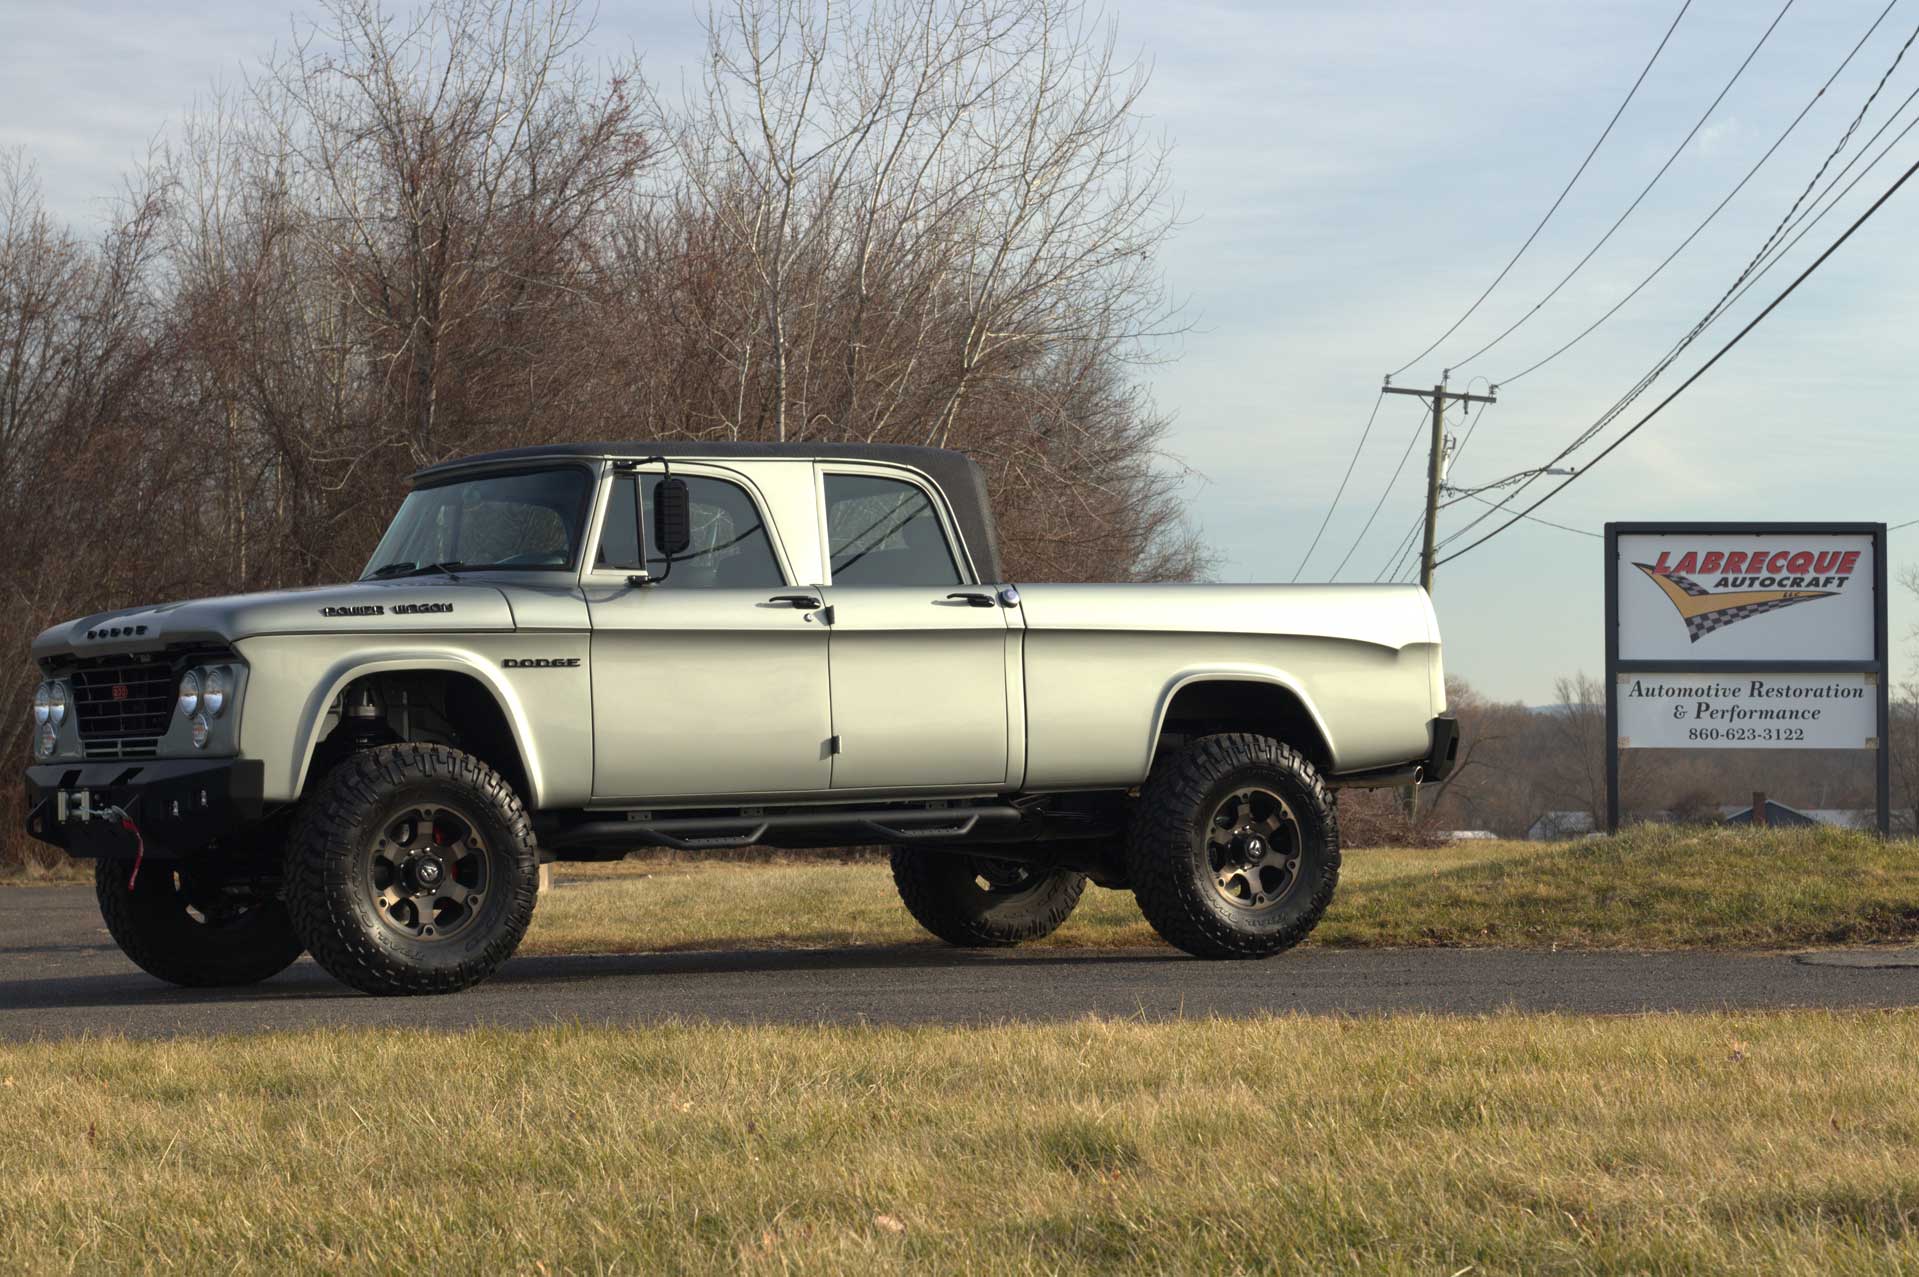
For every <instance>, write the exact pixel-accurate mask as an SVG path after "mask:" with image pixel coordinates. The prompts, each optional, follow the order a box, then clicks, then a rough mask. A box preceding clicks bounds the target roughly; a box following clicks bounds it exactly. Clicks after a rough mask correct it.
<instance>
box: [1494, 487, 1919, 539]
mask: <svg viewBox="0 0 1919 1277" xmlns="http://www.w3.org/2000/svg"><path fill="white" fill-rule="evenodd" d="M1460 495H1461V496H1463V497H1465V498H1466V499H1467V500H1469V501H1477V502H1479V504H1481V505H1489V506H1493V508H1494V509H1498V506H1497V505H1496V504H1495V503H1494V502H1491V501H1488V500H1486V498H1484V497H1482V496H1480V495H1479V494H1478V493H1477V492H1462V493H1460ZM1520 517H1521V518H1523V519H1531V520H1532V521H1533V522H1534V523H1543V524H1545V525H1546V526H1547V527H1549V528H1558V529H1559V530H1560V531H1561V532H1576V533H1578V534H1579V535H1580V536H1582V537H1597V538H1598V539H1599V540H1601V541H1603V540H1605V539H1606V538H1605V534H1604V533H1600V532H1588V531H1587V530H1586V529H1584V528H1575V527H1570V526H1568V525H1566V524H1564V523H1554V522H1553V521H1552V520H1551V519H1542V518H1540V517H1539V516H1538V515H1536V514H1525V515H1521V516H1520ZM1914 522H1916V523H1919V519H1916V520H1914ZM1887 530H1888V531H1890V530H1891V529H1887Z"/></svg>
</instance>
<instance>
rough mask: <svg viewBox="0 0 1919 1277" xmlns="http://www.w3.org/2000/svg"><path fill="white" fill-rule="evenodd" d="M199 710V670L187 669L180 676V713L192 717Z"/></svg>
mask: <svg viewBox="0 0 1919 1277" xmlns="http://www.w3.org/2000/svg"><path fill="white" fill-rule="evenodd" d="M199 712H200V671H199V670H188V671H187V672H186V673H184V674H182V675H181V676H180V713H181V714H182V715H183V716H184V717H186V718H192V717H193V716H194V715H195V714H198V713H199Z"/></svg>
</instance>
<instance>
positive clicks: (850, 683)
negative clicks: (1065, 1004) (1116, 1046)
mask: <svg viewBox="0 0 1919 1277" xmlns="http://www.w3.org/2000/svg"><path fill="white" fill-rule="evenodd" d="M33 653H34V657H35V658H36V660H37V661H38V662H39V664H40V667H41V669H42V671H43V673H44V676H45V680H46V681H45V682H44V683H43V684H41V686H40V688H39V690H38V692H37V693H36V695H35V699H34V706H33V715H34V720H35V729H34V738H33V739H34V756H35V757H34V763H33V765H32V766H30V767H29V769H28V771H27V787H28V797H29V815H28V821H27V824H28V829H29V831H30V832H31V833H32V834H33V835H34V836H35V837H37V838H40V839H43V840H44V841H47V842H50V843H54V844H56V845H58V846H61V847H64V848H65V849H66V850H67V851H68V852H69V853H70V854H72V855H75V856H82V857H92V858H94V859H95V861H96V872H95V882H96V887H97V892H98V895H99V900H100V908H101V912H102V913H103V915H104V916H105V919H106V923H107V927H108V929H109V931H110V932H111V933H112V935H113V937H114V939H115V940H116V941H117V942H118V943H119V944H120V946H121V948H122V949H123V950H125V952H126V953H127V955H128V956H129V957H130V958H132V959H133V961H135V962H136V963H138V964H139V965H140V966H141V967H143V968H145V969H146V970H147V971H149V972H151V973H152V974H154V975H156V976H158V977H160V978H161V979H164V980H169V981H173V982H175V983H178V984H186V985H215V984H233V983H244V982H249V981H255V980H261V979H265V978H266V977H268V976H271V975H273V974H275V973H276V972H278V971H280V970H282V969H284V968H285V967H286V966H287V965H288V964H290V963H292V962H293V961H294V960H295V959H296V958H298V957H299V955H300V954H301V953H302V952H310V953H311V954H312V955H313V957H314V958H315V960H316V961H318V962H319V963H320V965H321V966H323V967H324V968H325V969H326V970H328V971H329V972H331V973H333V974H334V975H335V976H337V977H338V978H339V979H341V980H343V981H345V982H346V983H348V984H350V985H353V986H354V987H356V988H359V989H362V990H365V991H367V992H371V993H385V994H395V993H436V992H445V991H450V990H454V989H459V988H463V987H466V986H468V985H471V984H473V983H475V982H476V981H478V980H480V979H483V978H484V977H485V976H486V975H487V974H488V973H490V972H491V971H492V970H493V969H494V968H495V967H497V966H498V965H499V964H500V963H501V962H502V961H504V960H505V959H506V958H507V957H508V956H510V955H511V954H512V953H513V951H514V949H515V947H516V946H517V945H518V944H519V942H520V939H521V937H522V936H523V935H524V934H525V932H526V929H527V926H528V924H529V923H530V922H531V920H532V916H533V909H534V905H535V899H536V894H537V882H538V876H539V865H540V863H541V861H542V860H543V859H546V860H553V859H559V860H579V859H607V858H615V857H619V856H623V855H625V854H626V853H628V852H629V851H631V850H633V849H636V848H640V847H649V846H651V847H673V848H681V849H689V850H699V849H717V848H728V847H740V846H747V845H754V844H758V845H769V846H775V847H833V846H847V845H883V846H889V847H891V848H892V868H893V875H894V878H895V880H896V881H897V883H898V886H899V892H900V895H901V897H902V899H903V900H904V901H905V903H906V906H907V908H908V909H909V910H911V912H912V914H913V916H914V917H915V918H916V919H918V920H919V921H920V923H922V924H923V925H924V926H925V927H926V928H927V930H929V931H931V932H932V933H933V934H934V935H936V936H939V937H940V938H942V939H944V940H947V941H950V942H951V943H953V944H958V945H1004V944H1013V943H1016V942H1018V941H1021V940H1026V939H1032V938H1035V937H1038V936H1043V935H1045V934H1047V933H1048V932H1050V931H1052V930H1053V929H1054V928H1056V927H1058V926H1059V925H1060V923H1061V922H1062V921H1064V920H1065V918H1066V916H1067V915H1068V914H1069V913H1071V912H1072V909H1073V907H1074V905H1075V904H1076V903H1077V902H1078V900H1079V897H1080V894H1081V892H1082V891H1083V890H1084V888H1085V885H1086V883H1087V881H1088V880H1091V881H1092V882H1094V883H1096V884H1099V885H1100V886H1104V887H1111V888H1121V889H1130V890H1131V891H1132V892H1133V893H1134V895H1135V896H1136V897H1137V899H1138V901H1139V904H1140V908H1141V909H1142V910H1143V912H1144V913H1145V916H1146V918H1147V919H1148V920H1149V921H1150V922H1151V923H1152V925H1153V926H1154V928H1155V929H1157V930H1158V932H1159V933H1160V934H1161V935H1162V936H1164V937H1165V938H1166V939H1167V940H1169V941H1170V942H1171V943H1173V944H1174V945H1177V946H1178V947H1180V948H1181V949H1184V950H1186V951H1187V952H1188V953H1192V954H1197V955H1200V956H1202V957H1209V958H1252V957H1264V956H1267V955H1270V954H1273V953H1277V952H1279V951H1280V950H1283V949H1286V948H1288V947H1290V946H1291V945H1293V944H1296V943H1298V942H1299V940H1300V939H1301V938H1303V937H1304V936H1305V935H1306V934H1307V933H1308V932H1309V931H1310V930H1311V929H1312V928H1313V926H1314V924H1315V923H1316V922H1317V921H1318V920H1319V918H1320V915H1321V914H1322V913H1323V912H1324V911H1325V909H1326V906H1327V903H1328V902H1329V901H1330V899H1331V898H1332V894H1333V888H1334V885H1335V882H1336V881H1337V878H1338V872H1339V855H1340V850H1339V848H1340V844H1339V826H1338V816H1337V806H1336V802H1335V798H1334V790H1335V789H1336V788H1337V787H1339V786H1343V785H1396V784H1406V783H1409V782H1414V781H1417V780H1418V779H1420V778H1422V777H1423V778H1426V779H1434V778H1437V777H1440V776H1443V775H1444V774H1445V773H1446V771H1447V770H1448V768H1449V767H1450V766H1451V764H1452V758H1453V753H1454V750H1455V748H1456V744H1457V742H1456V737H1455V733H1454V730H1453V720H1452V719H1451V718H1450V717H1448V716H1447V715H1446V713H1445V708H1446V707H1445V692H1444V680H1443V677H1442V674H1441V669H1440V654H1439V632H1438V627H1437V624H1436V622H1435V620H1434V616H1433V610H1432V607H1431V604H1430V603H1429V601H1428V600H1427V597H1426V595H1425V594H1424V592H1422V591H1421V590H1419V589H1417V588H1413V587H1398V586H1265V585H1258V586H1256V585H1045V584H1030V583H1025V582H1019V583H1015V582H1013V581H1010V580H1008V579H1007V578H1006V574H1005V573H1004V572H1003V571H1002V570H1001V568H1000V565H999V555H998V546H997V543H996V538H995V532H994V525H993V518H992V512H991V510H990V508H989V507H988V504H987V500H986V486H985V483H984V480H983V478H982V475H981V473H980V471H979V469H978V468H977V467H976V466H975V465H974V464H973V463H972V462H970V461H968V460H967V459H966V458H965V457H963V456H961V455H959V454H957V453H953V452H946V451H941V450H937V449H931V448H909V447H894V446H862V445H839V446H806V445H760V444H730V445H729V444H684V445H652V444H587V445H561V446H551V447H540V448H521V449H515V450H511V451H506V452H496V453H489V454H486V455H483V456H475V457H469V458H466V459H463V460H459V461H453V462H448V463H445V464H442V465H436V466H434V467H432V468H430V469H428V470H425V471H423V472H421V473H420V474H418V475H417V476H415V482H414V485H413V488H412V491H411V492H410V493H409V495H408V496H407V498H406V500H405V501H404V502H403V503H402V505H401V506H400V509H399V512H398V513H397V514H396V515H395V516H394V519H393V523H392V526H391V527H390V528H389V529H388V530H387V533H386V535H385V536H384V538H382V540H381V542H380V545H379V548H378V549H377V550H375V552H374V554H373V557H372V559H371V561H370V562H369V564H368V567H367V570H366V573H365V575H363V576H362V577H361V579H360V580H358V581H356V582H353V583H352V584H350V585H339V586H327V587H321V588H315V589H302V590H284V591H279V592H275V593H268V594H250V595H239V596H235V597H230V598H215V599H203V600H198V601H195V602H188V603H171V604H165V605H162V606H158V607H141V608H130V609H127V610H124V611H118V612H110V613H103V614H100V615H97V616H89V617H86V618H84V619H82V620H78V621H74V622H72V623H70V624H66V625H59V626H55V627H54V628H52V629H50V630H48V631H46V632H45V633H43V634H42V635H40V637H39V638H38V639H36V640H35V642H34V646H33Z"/></svg>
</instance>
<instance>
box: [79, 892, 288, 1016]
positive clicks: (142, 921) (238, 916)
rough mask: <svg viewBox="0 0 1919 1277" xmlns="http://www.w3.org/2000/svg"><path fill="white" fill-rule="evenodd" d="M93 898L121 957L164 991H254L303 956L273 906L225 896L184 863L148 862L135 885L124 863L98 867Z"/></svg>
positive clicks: (282, 912)
mask: <svg viewBox="0 0 1919 1277" xmlns="http://www.w3.org/2000/svg"><path fill="white" fill-rule="evenodd" d="M93 893H94V895H95V896H96V897H97V898H98V899H99V901H100V917H101V918H102V919H103V920H104V921H105V922H106V924H107V934H109V935H111V936H112V937H113V942H114V943H115V944H117V945H119V946H120V952H122V953H124V954H126V955H127V957H129V958H131V959H133V962H134V964H135V965H136V966H138V967H139V968H140V969H141V970H142V971H145V972H146V973H147V974H148V975H153V976H158V977H159V978H160V979H162V980H165V981H166V982H167V983H168V984H178V985H184V986H186V987H187V988H190V989H214V988H220V987H222V986H231V985H242V984H258V983H259V982H260V981H262V980H265V979H267V978H269V977H270V976H276V975H278V974H280V972H282V971H284V970H286V969H287V968H288V967H290V966H292V965H293V963H294V961H295V959H297V958H298V957H299V956H300V952H301V948H302V946H301V944H300V938H299V936H298V935H296V934H295V932H294V929H293V922H292V920H291V919H290V918H288V917H287V911H286V907H285V906H284V905H282V904H281V903H280V902H279V901H278V900H275V899H272V898H271V897H267V896H262V895H259V894H246V893H236V892H230V891H227V890H225V889H224V887H223V884H221V883H220V882H219V881H218V880H216V879H213V878H211V877H210V876H209V875H208V873H207V871H205V870H196V869H195V868H194V867H193V866H192V865H189V864H171V863H168V862H166V861H159V862H153V863H149V864H146V865H144V866H142V867H141V870H140V872H139V875H138V877H137V878H136V877H135V876H134V873H133V866H132V865H130V864H128V863H127V862H126V861H124V860H101V861H97V862H96V863H95V864H94V866H93Z"/></svg>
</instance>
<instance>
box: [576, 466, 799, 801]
mask: <svg viewBox="0 0 1919 1277" xmlns="http://www.w3.org/2000/svg"><path fill="white" fill-rule="evenodd" d="M673 474H674V477H675V478H677V479H682V480H684V481H685V483H686V485H687V488H688V497H689V498H690V505H691V507H692V529H693V541H692V544H691V545H690V546H689V547H688V548H687V550H686V552H685V553H684V554H681V555H677V556H675V558H674V560H673V562H672V563H671V564H670V565H669V564H668V563H667V562H666V561H665V560H664V559H661V558H658V557H649V559H648V562H647V564H646V568H647V571H648V572H649V573H651V575H652V576H653V577H654V583H653V584H650V585H644V586H634V585H629V584H628V583H627V580H626V578H627V576H628V575H629V574H630V573H633V572H636V571H638V570H639V562H638V560H639V546H638V535H637V533H636V530H635V529H636V523H635V517H634V516H635V511H634V503H635V501H636V500H637V497H638V492H637V485H639V484H644V485H645V490H646V491H647V492H648V493H650V492H651V491H652V489H653V487H654V485H655V484H657V483H658V481H659V479H660V477H661V476H660V475H659V474H658V473H657V472H654V473H644V474H637V475H636V474H633V473H626V474H616V475H614V476H613V478H612V479H611V480H610V481H609V482H610V483H611V485H612V486H611V489H610V491H609V493H608V498H607V500H606V502H605V503H604V504H605V506H606V513H605V515H604V516H603V518H602V519H601V523H600V535H599V538H598V542H597V548H596V550H595V552H594V557H593V559H592V560H591V570H590V571H589V572H588V573H587V575H586V578H585V580H586V597H587V606H588V609H589V610H590V612H591V614H592V619H593V641H592V665H593V670H592V673H593V795H594V797H595V798H598V799H606V798H631V799H655V798H695V797H705V796H709V795H711V796H716V797H717V796H720V795H725V794H734V793H751V794H756V795H767V796H771V795H775V794H780V793H793V794H802V795H803V794H807V793H815V792H819V791H823V790H825V789H827V788H828V787H829V785H830V783H831V777H832V756H831V754H830V753H829V752H828V750H829V746H828V738H829V737H830V736H831V735H832V731H833V729H832V705H831V702H830V700H829V698H828V695H827V684H826V679H827V641H828V640H827V627H826V624H825V618H824V616H823V615H821V613H820V611H819V609H820V607H821V606H822V603H821V601H820V600H819V597H818V596H819V591H818V590H817V589H808V588H804V587H802V588H794V587H792V586H791V585H789V584H788V580H787V572H786V570H785V568H784V567H783V566H782V560H781V557H780V555H779V553H778V543H777V540H776V538H775V537H773V536H772V535H769V526H768V524H767V521H766V518H765V515H764V513H763V507H762V505H761V503H760V502H759V501H757V500H756V499H755V497H754V494H753V493H752V492H750V491H749V490H748V488H747V487H746V486H745V485H744V484H742V483H739V482H735V481H734V480H733V479H730V478H723V477H720V475H719V474H718V473H711V472H709V473H701V472H700V471H699V470H698V469H695V468H682V467H679V466H675V467H674V468H673ZM661 578H664V579H661ZM809 602H810V603H811V604H812V606H804V604H807V603H809Z"/></svg>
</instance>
